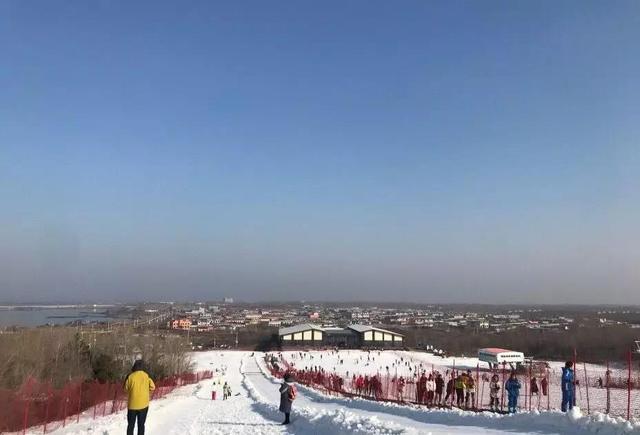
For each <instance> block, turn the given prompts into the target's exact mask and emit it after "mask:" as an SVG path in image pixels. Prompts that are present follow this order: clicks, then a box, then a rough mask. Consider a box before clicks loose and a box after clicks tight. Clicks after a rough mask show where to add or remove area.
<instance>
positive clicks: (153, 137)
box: [0, 0, 640, 305]
mask: <svg viewBox="0 0 640 435" xmlns="http://www.w3.org/2000/svg"><path fill="white" fill-rule="evenodd" d="M638 41H640V3H639V2H634V1H615V2H608V3H603V2H597V1H580V2H578V1H566V2H560V3H557V2H549V1H542V2H517V3H504V2H499V1H486V2H478V3H474V2H458V1H453V2H444V1H427V2H425V1H406V2H402V3H394V4H392V3H389V2H378V1H366V2H365V1H354V2H347V3H344V2H332V1H330V2H322V3H311V2H308V3H307V2H279V3H276V4H267V3H264V2H257V1H255V2H254V1H246V2H233V3H220V4H218V3H211V2H204V1H189V2H184V3H180V4H178V3H175V2H165V1H158V2H147V1H142V2H135V3H133V4H132V3H130V2H120V1H113V2H111V1H110V2H90V3H87V2H81V1H66V2H54V3H52V2H24V1H18V0H7V1H3V2H1V3H0V50H1V51H2V52H3V54H4V55H3V58H2V60H0V66H1V68H0V200H1V202H0V301H3V300H6V301H11V300H13V301H18V300H22V301H32V302H36V301H51V300H60V301H77V300H103V301H139V300H158V301H159V300H174V299H181V300H199V299H208V300H216V299H221V298H222V297H225V296H230V297H233V298H235V299H237V300H305V299H308V300H311V299H313V300H331V301H344V300H374V301H379V300H389V301H392V300H397V301H399V302H417V303H432V302H431V301H439V302H437V303H446V302H457V303H478V302H480V303H487V304H492V303H504V304H513V303H522V304H555V303H573V304H602V303H606V304H629V305H633V304H640V292H639V291H638V290H639V289H640V267H638V265H639V264H640V231H639V229H638V222H640V170H639V168H640V144H638V138H639V137H640V122H638V120H639V119H640V81H639V80H638V75H639V73H640V44H638Z"/></svg>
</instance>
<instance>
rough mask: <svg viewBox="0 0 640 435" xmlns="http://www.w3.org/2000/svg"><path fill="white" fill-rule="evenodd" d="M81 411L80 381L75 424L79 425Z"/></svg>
mask: <svg viewBox="0 0 640 435" xmlns="http://www.w3.org/2000/svg"><path fill="white" fill-rule="evenodd" d="M81 410H82V381H80V385H79V389H78V416H77V417H76V423H80V411H81Z"/></svg>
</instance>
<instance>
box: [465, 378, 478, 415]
mask: <svg viewBox="0 0 640 435" xmlns="http://www.w3.org/2000/svg"><path fill="white" fill-rule="evenodd" d="M464 386H465V389H466V390H467V394H466V396H465V398H464V407H465V408H469V406H471V407H472V408H475V403H476V381H475V379H473V375H472V374H471V370H467V377H466V379H465V385H464Z"/></svg>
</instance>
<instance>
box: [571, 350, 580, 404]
mask: <svg viewBox="0 0 640 435" xmlns="http://www.w3.org/2000/svg"><path fill="white" fill-rule="evenodd" d="M577 374H578V351H577V350H576V348H575V347H574V348H573V403H572V404H571V407H573V406H576V400H577V395H576V379H578V377H577V376H576V375H577Z"/></svg>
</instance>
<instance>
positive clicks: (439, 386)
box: [436, 373, 444, 405]
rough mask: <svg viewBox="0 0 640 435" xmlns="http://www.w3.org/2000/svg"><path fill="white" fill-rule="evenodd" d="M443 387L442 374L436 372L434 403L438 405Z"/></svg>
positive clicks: (440, 401)
mask: <svg viewBox="0 0 640 435" xmlns="http://www.w3.org/2000/svg"><path fill="white" fill-rule="evenodd" d="M443 389H444V379H443V378H442V375H441V374H440V373H438V374H437V375H436V404H437V405H440V404H441V403H442V390H443Z"/></svg>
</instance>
